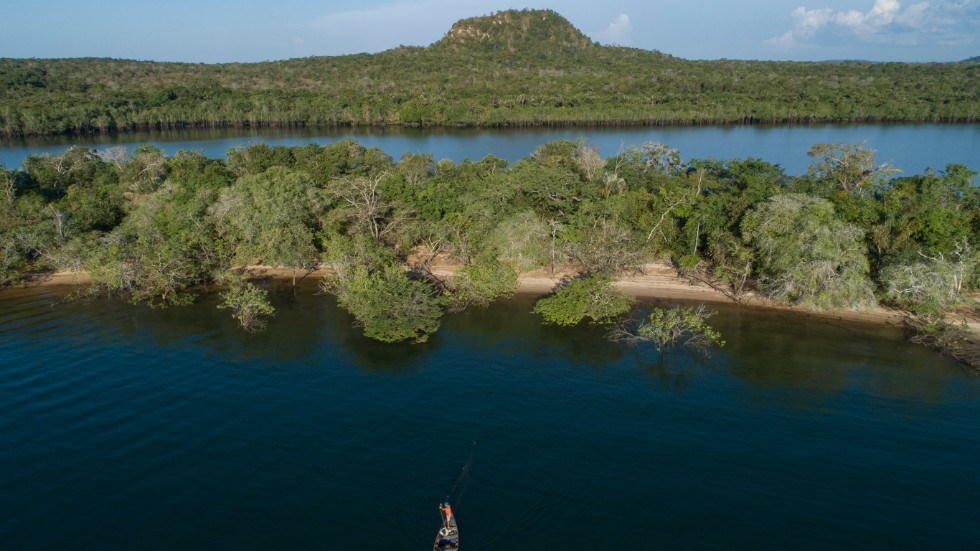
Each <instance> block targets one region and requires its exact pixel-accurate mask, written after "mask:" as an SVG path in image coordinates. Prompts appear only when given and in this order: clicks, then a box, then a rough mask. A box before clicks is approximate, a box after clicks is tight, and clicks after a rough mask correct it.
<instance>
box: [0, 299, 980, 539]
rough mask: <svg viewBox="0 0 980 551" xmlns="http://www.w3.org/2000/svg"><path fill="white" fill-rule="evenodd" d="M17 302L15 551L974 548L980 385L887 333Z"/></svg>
mask: <svg viewBox="0 0 980 551" xmlns="http://www.w3.org/2000/svg"><path fill="white" fill-rule="evenodd" d="M275 302H276V305H277V306H278V308H279V312H278V315H277V317H276V319H275V320H273V321H272V323H271V324H270V327H269V329H268V331H267V332H266V333H262V334H258V335H248V334H243V333H241V332H239V331H238V330H236V328H235V327H234V324H233V321H232V320H231V319H230V318H229V317H228V316H227V312H226V311H219V310H217V309H216V308H215V300H214V299H213V298H207V297H206V298H204V299H203V300H202V301H201V302H200V303H199V304H197V305H194V306H191V307H187V308H173V309H167V310H153V309H148V308H144V307H134V306H130V305H128V304H124V303H119V302H112V301H96V302H89V303H71V304H65V303H63V302H62V301H61V296H60V294H59V293H58V292H55V291H51V290H36V289H32V290H27V291H17V290H5V291H0V404H2V407H0V512H2V513H3V514H0V541H2V542H3V543H2V544H0V546H2V547H3V548H6V549H65V548H77V549H175V548H179V549H214V548H227V549H288V548H298V549H307V548H322V549H426V548H430V547H429V546H431V542H432V538H433V537H434V533H435V530H436V529H437V528H438V524H439V515H438V510H437V508H436V506H437V504H438V502H439V501H440V500H441V499H443V498H445V497H446V496H447V495H450V496H451V498H452V499H453V501H454V509H455V510H456V512H457V517H458V519H459V524H460V529H461V532H462V537H463V540H462V541H463V544H464V546H465V548H466V549H506V548H513V547H515V546H517V547H521V545H517V542H529V543H527V545H528V546H529V547H530V546H532V545H533V546H535V547H541V548H547V549H596V548H620V547H622V548H639V549H647V548H662V549H775V548H787V549H870V548H883V549H925V548H943V549H967V548H974V547H975V546H976V542H977V541H978V540H977V538H978V537H980V523H978V522H977V519H976V509H977V503H978V501H977V500H978V497H977V496H980V477H978V476H977V470H976V467H977V458H978V457H980V431H978V430H977V429H978V423H980V380H978V378H977V377H975V376H970V375H968V374H965V373H964V372H963V371H962V370H961V369H960V368H959V367H958V366H957V365H955V364H953V363H952V362H950V361H947V360H945V359H943V358H942V357H940V356H938V355H936V354H934V353H932V352H930V351H928V350H925V349H922V348H917V347H914V346H912V345H909V344H906V343H905V342H904V341H903V339H902V336H901V334H900V333H899V332H897V331H896V330H894V329H889V328H884V327H874V326H863V325H846V324H844V325H842V324H841V322H828V321H821V320H816V319H812V318H803V317H795V316H792V315H788V314H782V313H767V312H758V311H749V310H736V309H723V310H722V311H721V312H720V313H719V315H718V316H716V317H715V318H714V319H713V322H714V324H715V325H716V327H717V328H718V329H719V330H721V332H722V333H723V334H724V336H725V338H726V340H727V341H728V346H727V347H726V348H725V349H724V350H723V351H720V352H716V353H714V355H713V356H712V357H711V358H710V359H707V360H703V361H702V360H697V359H696V358H695V357H692V356H690V355H688V354H686V353H679V354H675V355H671V356H667V357H665V358H663V359H661V358H659V357H658V356H657V355H656V354H654V353H653V352H652V351H651V350H649V349H646V348H642V347H641V348H636V349H630V348H624V347H621V346H618V345H614V344H611V343H607V342H605V341H603V340H602V338H601V330H598V329H593V328H587V327H586V328H579V329H573V330H567V329H556V328H550V327H544V326H542V325H540V323H539V320H538V318H537V317H536V316H533V315H531V314H529V313H528V311H529V310H530V308H531V305H532V301H531V299H528V298H518V299H515V300H512V301H508V302H505V303H502V304H499V305H497V306H494V307H493V308H491V309H489V310H477V311H471V312H467V313H463V314H458V315H451V316H448V317H447V318H446V319H445V320H444V323H443V327H442V329H441V330H440V332H439V334H438V335H437V336H436V337H435V338H434V339H433V340H432V341H431V342H430V343H427V344H423V345H415V346H409V345H404V346H391V345H383V344H378V343H374V342H371V341H368V340H365V339H364V338H363V337H362V336H361V335H360V333H359V331H358V330H357V329H354V328H352V327H351V319H350V318H349V317H348V316H347V315H346V314H344V313H343V312H341V311H339V310H338V309H337V308H336V307H335V304H334V302H333V301H332V299H330V298H329V297H326V296H322V295H317V294H315V293H314V290H313V289H312V288H310V287H304V288H301V289H299V290H298V291H295V292H294V291H293V290H292V289H289V288H285V289H282V290H279V291H278V292H277V293H276V295H275Z"/></svg>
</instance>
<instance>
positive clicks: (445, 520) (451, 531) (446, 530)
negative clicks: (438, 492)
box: [432, 501, 459, 551]
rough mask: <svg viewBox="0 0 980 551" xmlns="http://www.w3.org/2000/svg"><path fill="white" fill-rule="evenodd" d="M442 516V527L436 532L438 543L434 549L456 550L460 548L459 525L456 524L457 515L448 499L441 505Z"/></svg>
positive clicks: (441, 550)
mask: <svg viewBox="0 0 980 551" xmlns="http://www.w3.org/2000/svg"><path fill="white" fill-rule="evenodd" d="M439 514H440V515H441V516H442V528H440V529H439V532H438V533H436V544H435V545H434V546H433V547H432V551H455V550H458V549H459V527H457V526H456V515H454V514H453V510H452V508H451V507H450V506H449V502H448V501H447V502H446V503H444V504H443V505H440V506H439Z"/></svg>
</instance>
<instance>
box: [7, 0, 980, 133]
mask: <svg viewBox="0 0 980 551" xmlns="http://www.w3.org/2000/svg"><path fill="white" fill-rule="evenodd" d="M474 36H475V37H479V39H474V38H473V37H474ZM978 81H980V64H977V63H975V62H961V63H869V62H859V61H848V62H822V63H810V62H807V63H801V62H777V61H736V60H717V61H693V60H684V59H680V58H676V57H673V56H670V55H666V54H663V53H660V52H657V51H646V50H638V49H631V48H621V47H611V46H601V45H598V44H595V43H593V42H592V41H591V40H589V39H588V38H587V37H585V36H584V35H582V34H581V33H580V32H579V31H578V30H577V29H575V28H574V27H573V26H572V25H571V24H570V23H568V21H566V20H565V19H564V18H562V17H561V16H560V15H558V14H556V13H554V12H550V11H533V10H526V11H507V12H501V13H498V14H495V15H493V16H488V17H483V18H474V19H469V20H464V21H461V22H459V23H457V24H456V25H455V26H454V27H453V30H452V31H450V33H449V34H447V36H446V37H445V38H444V39H442V40H440V41H438V42H436V43H435V44H432V45H431V46H427V47H399V48H396V49H393V50H389V51H385V52H381V53H378V54H373V55H369V54H358V55H350V56H339V57H311V58H304V59H292V60H287V61H276V62H264V63H232V64H213V65H206V64H191V63H158V62H142V61H129V60H116V59H9V58H8V59H2V58H0V136H6V137H22V136H40V135H52V134H87V133H115V132H128V131H135V130H145V129H173V128H186V127H208V128H217V127H253V128H254V127H269V126H364V125H367V126H481V127H492V126H547V125H570V124H576V125H629V124H637V125H639V124H643V125H687V124H774V123H781V124H786V123H816V122H882V121H891V122H977V121H978V120H980V89H978V87H977V86H976V83H977V82H978Z"/></svg>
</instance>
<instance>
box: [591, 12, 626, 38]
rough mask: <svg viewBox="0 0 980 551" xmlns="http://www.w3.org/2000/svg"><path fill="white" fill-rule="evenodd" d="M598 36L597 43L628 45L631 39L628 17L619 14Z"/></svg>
mask: <svg viewBox="0 0 980 551" xmlns="http://www.w3.org/2000/svg"><path fill="white" fill-rule="evenodd" d="M598 36H599V41H601V42H604V43H606V44H618V45H620V46H627V45H629V44H630V43H631V42H632V37H633V24H632V23H631V22H630V16H628V15H626V14H625V13H621V14H619V17H617V18H616V19H614V20H613V21H612V23H610V24H609V26H608V27H606V30H604V31H602V32H601V33H599V35H598Z"/></svg>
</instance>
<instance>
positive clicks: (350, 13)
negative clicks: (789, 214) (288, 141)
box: [0, 0, 980, 63]
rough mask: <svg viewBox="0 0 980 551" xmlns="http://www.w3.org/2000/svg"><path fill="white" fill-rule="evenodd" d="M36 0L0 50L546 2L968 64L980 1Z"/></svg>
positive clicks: (405, 31) (623, 37)
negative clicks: (148, 0) (154, 0)
mask: <svg viewBox="0 0 980 551" xmlns="http://www.w3.org/2000/svg"><path fill="white" fill-rule="evenodd" d="M516 1H517V3H515V2H511V1H507V0H479V1H476V0H420V1H406V0H357V1H351V0H319V1H313V0H276V1H271V2H270V1H268V0H234V1H232V0H168V1H163V2H143V1H134V0H100V2H97V3H94V2H92V3H90V2H79V1H78V0H33V1H30V2H27V1H17V0H13V1H10V2H5V4H6V5H4V6H2V7H0V21H2V22H3V25H2V30H0V57H18V58H26V57H113V58H122V59H143V60H155V61H186V62H205V63H216V62H247V61H265V60H277V59H289V58H294V57H307V56H319V55H344V54H351V53H358V52H371V53H373V52H379V51H383V50H387V49H390V48H394V47H397V46H399V45H406V46H426V45H429V44H431V43H433V42H435V41H437V40H439V39H440V38H441V37H442V36H443V35H444V34H445V33H446V31H448V30H449V28H450V27H451V26H452V24H453V23H454V22H456V21H458V20H460V19H463V18H466V17H473V16H478V15H487V14H490V13H493V12H496V11H498V10H504V9H510V8H548V9H552V10H555V11H557V12H558V13H560V14H561V15H563V16H565V17H566V18H567V19H568V20H569V21H571V23H572V24H573V25H575V26H576V27H577V28H578V29H579V30H581V31H582V32H584V33H585V34H587V35H588V36H589V37H591V38H592V39H594V40H596V41H598V42H600V43H602V44H618V45H621V46H630V47H635V48H643V49H646V50H659V51H661V52H664V53H668V54H671V55H675V56H678V57H682V58H687V59H721V58H728V59H780V60H784V59H785V60H798V61H817V60H839V59H863V60H871V61H959V60H962V59H966V58H970V57H974V56H980V0H928V1H914V0H913V1H900V0H752V1H734V0H710V1H709V0H603V1H601V2H596V1H587V2H583V1H572V0H551V1H535V0H516Z"/></svg>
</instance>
